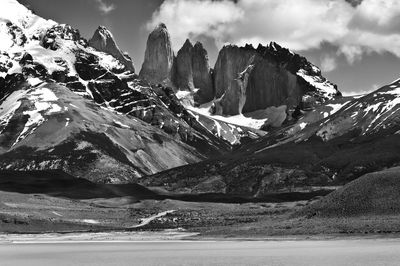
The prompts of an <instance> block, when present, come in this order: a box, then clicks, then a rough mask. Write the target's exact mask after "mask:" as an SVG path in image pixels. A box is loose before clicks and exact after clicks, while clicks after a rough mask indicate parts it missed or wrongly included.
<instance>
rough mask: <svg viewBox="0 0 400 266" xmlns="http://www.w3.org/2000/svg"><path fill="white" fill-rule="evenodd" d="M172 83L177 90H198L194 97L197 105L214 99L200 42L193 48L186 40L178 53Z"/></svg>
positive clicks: (204, 54)
mask: <svg viewBox="0 0 400 266" xmlns="http://www.w3.org/2000/svg"><path fill="white" fill-rule="evenodd" d="M174 81H175V85H176V87H177V88H178V89H181V90H191V91H193V90H194V89H198V91H197V93H196V97H195V98H196V99H195V100H196V102H198V103H205V102H208V101H211V100H212V99H213V98H214V95H213V91H214V90H213V85H212V77H211V71H210V66H209V63H208V55H207V51H206V50H205V49H204V48H203V45H202V44H201V43H200V42H196V44H195V45H194V46H193V44H192V43H191V42H190V40H189V39H187V40H186V42H185V43H184V45H183V47H182V48H181V49H180V50H179V51H178V54H177V58H176V75H175V79H174Z"/></svg>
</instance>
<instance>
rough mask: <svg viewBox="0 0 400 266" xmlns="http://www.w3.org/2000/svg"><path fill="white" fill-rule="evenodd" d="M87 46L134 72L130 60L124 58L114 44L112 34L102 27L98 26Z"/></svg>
mask: <svg viewBox="0 0 400 266" xmlns="http://www.w3.org/2000/svg"><path fill="white" fill-rule="evenodd" d="M89 46H91V47H93V48H95V49H96V50H99V51H101V52H105V53H108V54H110V55H112V56H114V57H115V58H116V59H118V60H119V61H120V62H121V63H122V64H123V65H124V66H125V67H126V69H127V70H130V71H132V72H135V67H134V65H133V62H132V60H131V59H130V58H129V57H128V56H126V55H125V54H124V53H123V52H122V51H121V50H120V48H119V47H118V45H117V44H116V42H115V40H114V37H113V35H112V33H111V32H110V31H109V30H108V29H107V28H106V27H104V26H99V27H98V28H97V30H96V31H95V32H94V34H93V37H92V38H91V39H90V40H89Z"/></svg>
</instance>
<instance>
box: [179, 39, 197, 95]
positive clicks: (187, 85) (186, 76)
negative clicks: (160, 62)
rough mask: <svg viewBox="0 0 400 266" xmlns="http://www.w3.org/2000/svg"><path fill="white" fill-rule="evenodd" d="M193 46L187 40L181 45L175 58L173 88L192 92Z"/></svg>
mask: <svg viewBox="0 0 400 266" xmlns="http://www.w3.org/2000/svg"><path fill="white" fill-rule="evenodd" d="M192 58H193V45H192V43H191V42H190V41H189V40H186V42H185V43H184V44H183V46H182V48H181V49H180V50H179V51H178V54H177V56H176V61H175V62H176V73H175V77H174V83H175V86H176V87H177V88H178V89H180V90H189V91H193V90H194V88H195V86H194V81H193V68H192V61H193V60H192Z"/></svg>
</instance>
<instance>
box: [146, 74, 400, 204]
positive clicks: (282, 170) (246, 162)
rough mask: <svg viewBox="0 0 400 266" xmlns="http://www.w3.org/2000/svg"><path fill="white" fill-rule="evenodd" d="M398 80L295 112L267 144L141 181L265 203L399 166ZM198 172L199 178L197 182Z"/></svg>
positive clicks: (258, 141) (268, 136) (254, 144)
mask: <svg viewBox="0 0 400 266" xmlns="http://www.w3.org/2000/svg"><path fill="white" fill-rule="evenodd" d="M399 92H400V81H399V80H397V81H394V82H392V83H390V84H389V85H387V86H384V87H382V88H380V89H378V90H376V91H374V92H372V93H369V94H367V95H363V96H353V97H341V98H338V99H333V100H329V101H326V102H325V103H324V104H323V105H319V106H315V107H314V108H308V110H307V111H301V112H300V111H299V114H298V115H299V119H297V120H293V121H290V122H287V123H285V124H284V125H283V127H281V128H277V129H275V130H272V131H270V132H269V133H268V134H266V135H265V136H264V137H261V138H259V139H256V140H254V141H252V142H251V143H249V144H247V145H244V146H242V147H241V148H240V149H239V150H237V151H236V152H235V153H232V154H230V155H228V156H226V157H225V158H220V159H216V160H209V161H207V162H200V163H196V164H193V165H189V166H185V167H180V168H176V169H171V170H168V171H166V172H163V173H161V174H156V175H154V176H149V177H146V178H145V179H143V180H141V182H142V183H143V184H145V185H151V186H157V185H160V183H162V184H166V185H164V186H165V187H167V189H169V190H171V191H180V190H192V191H193V192H197V193H199V192H213V193H215V192H218V193H226V194H234V195H242V196H247V197H262V196H263V195H265V194H268V193H277V192H293V191H298V192H310V191H315V190H318V189H319V188H321V186H322V187H324V186H328V187H329V186H332V185H342V184H344V183H347V182H349V181H351V180H354V179H356V178H358V177H360V176H362V175H364V174H366V173H371V172H375V171H380V170H382V169H386V168H390V167H396V166H398V165H399V164H400V154H399V150H400V145H399V143H400V100H399V99H400V95H399ZM198 173H202V174H201V175H200V174H198Z"/></svg>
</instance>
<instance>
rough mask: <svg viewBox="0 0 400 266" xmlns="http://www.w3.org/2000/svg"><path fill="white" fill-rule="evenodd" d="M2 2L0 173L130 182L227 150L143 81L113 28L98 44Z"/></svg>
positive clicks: (163, 90)
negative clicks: (59, 172) (54, 173)
mask: <svg viewBox="0 0 400 266" xmlns="http://www.w3.org/2000/svg"><path fill="white" fill-rule="evenodd" d="M1 5H2V11H0V19H1V21H0V35H1V37H2V42H1V47H0V116H1V119H0V129H1V130H0V139H1V142H0V146H1V148H0V165H1V168H2V169H18V170H27V169H38V170H39V169H40V170H43V169H55V168H60V169H64V170H66V171H68V172H69V173H71V174H73V175H76V176H79V177H85V178H88V179H91V180H94V181H99V182H100V181H101V182H128V181H132V180H134V179H136V178H138V177H140V176H143V175H147V174H153V173H156V172H158V171H162V170H166V169H169V168H171V167H176V166H180V165H183V164H187V163H193V162H198V161H199V160H202V159H204V158H206V157H208V156H215V155H217V154H222V153H224V152H227V151H229V150H230V149H231V145H230V143H229V142H228V141H226V140H224V139H223V138H220V137H217V136H215V135H214V133H213V132H210V131H209V129H208V128H206V127H204V126H203V125H202V124H200V123H199V122H197V120H196V119H195V117H194V116H192V115H191V114H190V113H188V112H187V111H186V110H185V108H183V107H182V106H181V105H180V103H179V100H178V99H177V98H176V97H175V95H174V94H173V93H171V91H169V89H168V88H167V87H163V86H151V85H149V84H148V83H147V82H144V81H142V80H140V79H138V76H137V75H136V74H135V73H134V72H133V71H132V70H133V68H132V67H133V65H132V67H131V65H128V66H127V63H129V62H127V61H126V60H125V59H127V58H126V57H124V58H125V59H124V58H122V59H121V56H124V55H123V54H122V55H121V53H120V51H119V49H118V47H117V45H116V42H115V40H113V38H112V35H111V34H107V36H104V38H105V39H104V40H103V39H102V38H101V40H97V38H94V39H92V42H91V44H92V45H93V46H97V45H95V44H99V43H98V41H100V42H101V43H100V44H99V46H98V47H97V48H98V49H100V50H101V51H100V50H96V49H95V48H93V47H90V46H89V42H88V41H87V40H85V39H84V38H82V37H81V35H80V33H79V31H78V30H76V29H74V28H72V27H71V26H69V25H65V24H57V23H56V22H54V21H51V20H45V19H42V18H40V17H38V16H36V15H35V14H33V13H32V12H31V11H29V10H28V9H27V8H26V7H25V6H23V5H20V4H19V3H18V2H17V1H16V0H6V1H4V2H2V4H1ZM4 10H7V12H5V11H4ZM101 30H102V31H101V33H104V34H105V33H108V31H107V32H106V30H105V29H103V28H101ZM97 33H98V34H96V33H95V37H96V36H97V35H99V34H100V31H99V30H98V31H97ZM96 40H97V41H96ZM102 41H104V42H106V43H105V47H103V46H102V45H101V44H104V43H102ZM107 44H110V45H107ZM117 53H119V54H117ZM114 56H116V57H114ZM128 61H129V60H128ZM70 104H72V105H70ZM113 171H115V174H114V173H113Z"/></svg>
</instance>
